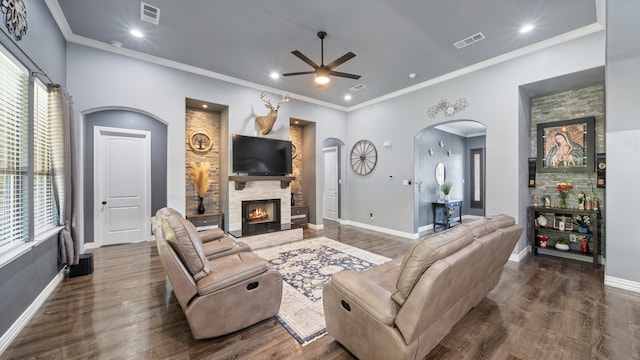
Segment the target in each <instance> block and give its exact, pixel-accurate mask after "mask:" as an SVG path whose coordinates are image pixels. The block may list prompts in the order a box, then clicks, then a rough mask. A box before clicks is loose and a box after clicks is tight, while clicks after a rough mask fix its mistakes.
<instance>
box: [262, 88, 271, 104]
mask: <svg viewBox="0 0 640 360" xmlns="http://www.w3.org/2000/svg"><path fill="white" fill-rule="evenodd" d="M264 95H265V94H264V90H262V92H261V93H260V99H261V100H262V101H264V102H265V103H267V105H268V106H269V107H270V108H273V105H271V100H265V99H264Z"/></svg>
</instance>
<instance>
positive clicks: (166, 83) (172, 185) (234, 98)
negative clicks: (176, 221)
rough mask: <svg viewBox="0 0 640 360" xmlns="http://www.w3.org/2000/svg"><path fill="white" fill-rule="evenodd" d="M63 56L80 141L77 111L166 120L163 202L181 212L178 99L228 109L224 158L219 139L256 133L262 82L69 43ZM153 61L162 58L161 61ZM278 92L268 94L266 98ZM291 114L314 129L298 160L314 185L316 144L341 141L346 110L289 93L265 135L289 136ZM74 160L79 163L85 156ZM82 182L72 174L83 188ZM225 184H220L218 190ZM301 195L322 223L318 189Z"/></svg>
mask: <svg viewBox="0 0 640 360" xmlns="http://www.w3.org/2000/svg"><path fill="white" fill-rule="evenodd" d="M67 56H68V58H67V62H68V63H67V71H68V78H67V82H68V87H69V90H70V92H71V93H72V94H73V95H74V106H75V110H76V111H77V112H79V113H80V114H81V115H80V116H78V117H77V118H76V121H77V123H78V126H77V129H78V138H79V139H80V140H79V141H81V142H83V141H84V139H83V137H84V130H83V128H84V126H85V125H86V124H85V122H86V119H85V117H84V114H87V113H91V112H94V111H96V110H99V109H105V108H107V109H113V108H126V109H131V110H135V111H139V112H142V113H146V114H150V115H151V116H153V117H154V118H156V119H160V120H161V121H162V122H164V123H166V124H167V149H166V152H167V206H170V207H173V208H175V209H176V210H178V211H180V212H182V213H184V210H185V209H184V208H185V203H184V199H185V186H184V182H185V165H184V164H185V152H184V146H185V123H184V109H185V105H184V104H185V98H192V99H199V100H202V101H207V102H211V103H216V104H225V105H226V106H228V111H227V112H226V115H225V116H226V120H224V121H223V124H222V125H221V132H222V133H223V134H224V133H225V131H226V134H228V137H227V139H221V158H223V157H224V153H223V152H222V151H223V150H224V148H223V146H224V144H229V143H230V142H231V134H243V135H252V136H256V135H257V133H256V129H255V123H254V119H255V116H256V114H261V113H263V112H264V103H263V102H262V100H260V92H261V89H262V88H261V87H258V86H256V87H255V88H251V87H247V86H246V85H245V86H242V85H237V84H232V83H229V82H225V81H222V80H218V79H215V78H212V77H210V76H208V75H211V74H209V73H203V74H194V73H190V72H186V71H181V70H177V69H172V68H169V67H166V66H163V65H161V64H156V63H152V62H147V61H142V60H137V59H134V58H130V57H125V56H122V55H118V54H114V53H111V52H107V51H102V50H98V49H94V48H90V47H86V46H83V45H77V44H68V51H67ZM158 62H159V63H162V61H160V60H158ZM280 95H281V94H269V93H268V94H267V97H268V98H271V97H277V96H280ZM290 118H296V119H301V120H305V121H310V122H313V123H315V127H314V133H313V134H304V135H303V136H304V137H305V138H304V144H305V145H304V146H305V151H304V154H305V159H306V157H307V156H310V158H309V161H308V162H307V164H305V169H306V166H309V171H308V173H307V171H306V170H305V174H304V179H305V185H306V186H314V187H315V184H316V183H321V181H322V180H321V179H322V178H321V176H322V172H318V171H317V166H318V164H322V162H321V161H322V152H321V151H317V149H320V148H321V146H322V140H323V139H325V138H329V137H335V138H338V139H340V140H342V141H345V142H346V119H347V115H346V112H345V111H344V110H340V109H335V108H331V107H327V106H322V105H318V104H312V103H308V102H303V101H300V100H297V99H295V96H294V98H293V99H292V100H291V101H290V102H287V103H286V104H283V105H282V106H281V107H280V109H279V110H278V119H277V121H276V123H275V125H274V128H273V130H272V132H271V133H270V134H269V135H268V137H270V138H276V139H286V140H288V139H289V136H290V133H289V119H290ZM306 128H309V126H307V127H306ZM227 146H228V145H227ZM307 146H309V147H310V149H309V150H307V149H306V147H307ZM227 150H228V148H227ZM226 154H227V158H226V159H221V165H222V164H224V163H226V164H227V170H226V172H225V170H224V169H222V168H221V169H220V174H221V177H222V179H223V180H224V179H225V177H224V175H225V173H226V174H228V171H229V170H228V166H229V164H230V163H231V161H230V158H229V156H231V154H230V152H229V151H227V152H226ZM81 156H83V157H84V156H86V155H84V154H81ZM80 163H81V164H83V163H84V158H82V159H81V162H80ZM80 171H81V172H82V171H83V169H80ZM314 180H315V181H314ZM83 181H84V180H83V179H79V182H80V186H82V187H83V186H84V185H83ZM225 186H226V185H223V184H221V187H220V188H221V191H223V190H224V189H225ZM308 196H309V198H307V195H306V194H305V199H304V201H305V203H307V204H308V205H309V207H310V209H309V210H310V215H311V217H310V220H311V221H312V222H316V223H317V222H320V223H321V221H322V219H321V218H318V217H317V216H316V214H317V213H321V210H322V199H321V196H322V194H321V192H315V193H310V194H309V195H308ZM80 201H81V203H83V201H84V200H83V199H82V194H80ZM222 205H224V206H222ZM221 208H225V209H227V208H228V204H221ZM79 212H80V213H81V214H83V213H84V209H83V208H81V209H79ZM227 212H228V211H225V217H226V213H227ZM87 220H88V219H85V218H84V216H82V217H80V218H79V219H78V223H79V227H83V224H84V222H85V221H87ZM227 220H228V219H227ZM226 223H228V221H226ZM79 232H80V233H81V234H84V230H83V229H79ZM83 237H84V236H83Z"/></svg>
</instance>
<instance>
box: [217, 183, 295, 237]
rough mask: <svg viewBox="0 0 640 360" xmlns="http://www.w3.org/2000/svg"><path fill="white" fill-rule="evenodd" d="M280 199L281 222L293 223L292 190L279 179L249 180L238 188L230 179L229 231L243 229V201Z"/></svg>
mask: <svg viewBox="0 0 640 360" xmlns="http://www.w3.org/2000/svg"><path fill="white" fill-rule="evenodd" d="M264 200H280V207H279V208H280V215H279V218H280V223H282V224H289V223H291V192H290V189H289V187H286V188H284V189H283V188H282V187H281V184H280V181H279V180H273V181H267V180H262V181H248V182H247V183H246V184H245V186H244V187H243V188H242V189H237V188H236V184H235V181H229V231H241V230H242V226H243V218H244V216H243V214H242V210H243V209H242V208H243V206H242V205H243V203H244V202H246V201H264Z"/></svg>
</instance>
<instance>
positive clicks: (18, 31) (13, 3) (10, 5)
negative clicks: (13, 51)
mask: <svg viewBox="0 0 640 360" xmlns="http://www.w3.org/2000/svg"><path fill="white" fill-rule="evenodd" d="M1 1H2V2H1V3H0V8H1V9H2V20H3V21H4V25H5V26H6V27H7V30H8V31H9V34H13V37H14V38H15V39H16V41H19V40H22V37H23V36H24V35H25V34H26V33H27V7H26V6H25V5H24V2H23V1H22V0H1Z"/></svg>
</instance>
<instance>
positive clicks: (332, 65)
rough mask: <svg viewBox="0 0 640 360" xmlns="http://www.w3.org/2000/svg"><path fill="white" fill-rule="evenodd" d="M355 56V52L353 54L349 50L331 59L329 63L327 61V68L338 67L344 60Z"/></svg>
mask: <svg viewBox="0 0 640 360" xmlns="http://www.w3.org/2000/svg"><path fill="white" fill-rule="evenodd" d="M355 56H356V54H354V53H352V52H351V51H349V52H348V53H346V54H344V55H342V56H340V57H339V58H337V59H335V60H333V61H332V62H331V63H329V64H328V65H327V67H328V68H329V69H333V68H335V67H338V66H339V65H341V64H343V63H345V62H346V61H348V60H351V59H353V58H354V57H355Z"/></svg>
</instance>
